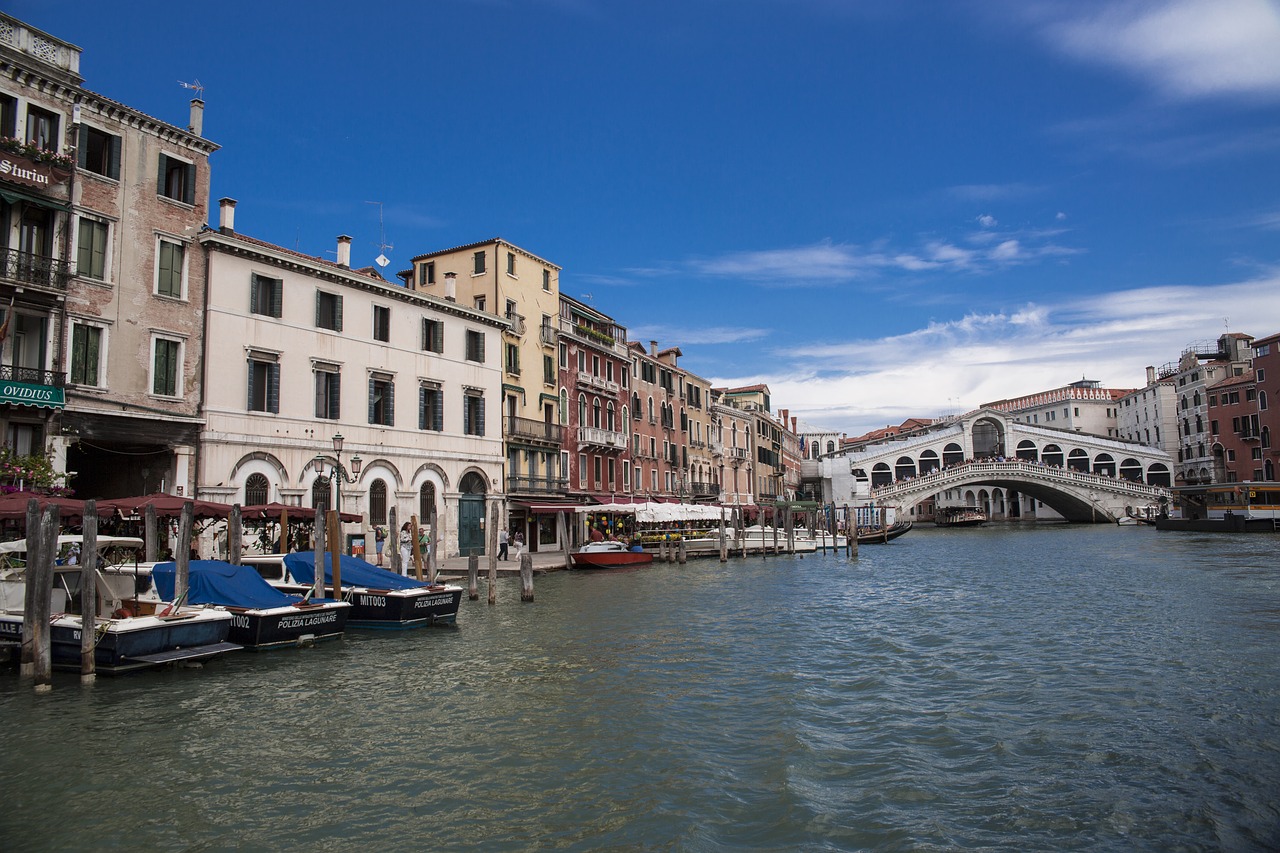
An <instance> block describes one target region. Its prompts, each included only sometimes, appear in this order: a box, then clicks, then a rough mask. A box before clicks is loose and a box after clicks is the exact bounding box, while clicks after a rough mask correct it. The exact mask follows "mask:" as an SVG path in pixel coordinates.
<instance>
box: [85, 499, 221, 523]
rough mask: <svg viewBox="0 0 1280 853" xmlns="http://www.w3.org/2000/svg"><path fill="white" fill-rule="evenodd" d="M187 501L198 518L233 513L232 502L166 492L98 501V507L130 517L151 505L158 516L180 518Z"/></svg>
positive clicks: (144, 510) (217, 516)
mask: <svg viewBox="0 0 1280 853" xmlns="http://www.w3.org/2000/svg"><path fill="white" fill-rule="evenodd" d="M186 503H190V504H191V506H192V510H193V513H194V515H193V517H194V518H197V519H225V518H227V517H228V516H230V515H231V504H220V503H217V502H215V501H203V500H197V499H195V498H186V497H183V496H182V495H169V494H164V493H156V494H151V495H144V496H143V497H140V498H110V499H108V500H103V501H98V508H99V509H100V510H101V509H111V510H115V511H117V512H119V513H120V515H121V516H123V517H125V518H129V517H130V516H134V515H137V516H141V515H143V514H144V513H146V511H147V507H148V506H151V507H154V508H155V511H156V518H178V517H180V516H181V515H182V507H183V504H186Z"/></svg>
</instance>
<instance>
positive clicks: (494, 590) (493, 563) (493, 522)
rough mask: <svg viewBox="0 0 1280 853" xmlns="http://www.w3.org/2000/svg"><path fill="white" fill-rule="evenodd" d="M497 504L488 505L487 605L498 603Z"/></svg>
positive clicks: (494, 502)
mask: <svg viewBox="0 0 1280 853" xmlns="http://www.w3.org/2000/svg"><path fill="white" fill-rule="evenodd" d="M498 518H499V516H498V502H497V501H493V502H492V503H491V504H490V505H489V603H490V604H497V603H498Z"/></svg>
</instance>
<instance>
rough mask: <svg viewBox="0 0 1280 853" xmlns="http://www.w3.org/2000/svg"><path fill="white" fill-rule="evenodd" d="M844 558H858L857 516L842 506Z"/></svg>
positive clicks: (847, 506) (847, 507) (846, 505)
mask: <svg viewBox="0 0 1280 853" xmlns="http://www.w3.org/2000/svg"><path fill="white" fill-rule="evenodd" d="M844 526H845V556H847V557H856V556H858V514H857V512H856V511H854V510H851V509H850V508H849V505H848V504H845V505H844Z"/></svg>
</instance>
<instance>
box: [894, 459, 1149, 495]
mask: <svg viewBox="0 0 1280 853" xmlns="http://www.w3.org/2000/svg"><path fill="white" fill-rule="evenodd" d="M1011 473H1020V474H1026V475H1030V476H1034V477H1037V478H1040V479H1045V480H1052V481H1056V482H1067V483H1074V484H1076V485H1079V486H1085V487H1088V488H1095V489H1106V490H1108V491H1113V492H1121V493H1124V494H1135V495H1136V494H1141V495H1143V496H1145V497H1149V498H1153V499H1154V498H1160V497H1164V496H1167V495H1168V494H1169V492H1168V490H1167V489H1164V488H1162V487H1160V486H1149V485H1147V484H1145V483H1135V482H1132V481H1130V480H1125V479H1120V478H1116V477H1104V476H1101V475H1098V474H1086V473H1084V472H1081V471H1074V470H1072V469H1070V468H1055V467H1050V466H1046V465H1040V464H1036V463H1034V462H1026V461H1022V460H1016V461H1006V462H969V463H966V464H964V465H960V466H958V467H956V466H953V467H951V468H944V469H942V470H939V471H934V472H932V473H929V474H926V475H924V476H921V477H914V478H912V479H910V480H900V481H898V482H895V483H890V484H888V485H885V486H880V487H877V488H874V489H872V490H871V496H872V497H873V498H875V499H879V500H883V499H885V498H888V497H894V496H897V495H900V494H906V493H907V492H913V491H916V490H917V489H925V488H928V489H930V490H938V489H941V488H943V487H945V486H947V485H948V484H950V483H954V482H960V481H965V480H969V479H971V478H972V477H973V476H974V475H975V474H993V475H999V474H1011Z"/></svg>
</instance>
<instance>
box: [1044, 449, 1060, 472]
mask: <svg viewBox="0 0 1280 853" xmlns="http://www.w3.org/2000/svg"><path fill="white" fill-rule="evenodd" d="M1040 461H1041V462H1043V463H1044V464H1046V465H1052V466H1053V467H1055V468H1061V467H1062V448H1061V447H1059V446H1058V445H1056V444H1046V445H1045V446H1044V450H1042V451H1040Z"/></svg>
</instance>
